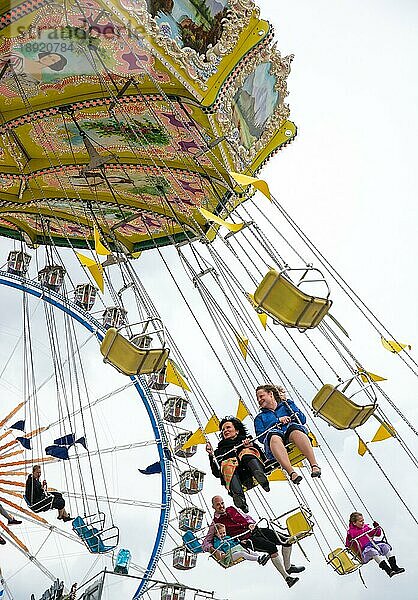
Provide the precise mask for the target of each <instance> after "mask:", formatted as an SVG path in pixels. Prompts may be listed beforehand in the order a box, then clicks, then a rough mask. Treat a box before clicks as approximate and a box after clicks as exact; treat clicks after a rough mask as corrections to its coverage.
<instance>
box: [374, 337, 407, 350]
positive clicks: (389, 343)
mask: <svg viewBox="0 0 418 600" xmlns="http://www.w3.org/2000/svg"><path fill="white" fill-rule="evenodd" d="M380 340H381V342H382V346H383V348H386V350H389V352H393V353H394V354H398V352H401V351H402V350H403V349H404V348H408V350H412V346H411V345H410V344H400V343H398V342H395V341H394V340H385V338H384V337H383V336H382V337H381V338H380Z"/></svg>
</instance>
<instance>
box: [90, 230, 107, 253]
mask: <svg viewBox="0 0 418 600" xmlns="http://www.w3.org/2000/svg"><path fill="white" fill-rule="evenodd" d="M94 249H95V250H96V252H97V254H100V255H101V256H108V255H109V254H111V252H110V250H108V249H107V248H106V247H105V246H103V244H102V242H101V241H100V233H99V230H98V229H96V227H95V228H94Z"/></svg>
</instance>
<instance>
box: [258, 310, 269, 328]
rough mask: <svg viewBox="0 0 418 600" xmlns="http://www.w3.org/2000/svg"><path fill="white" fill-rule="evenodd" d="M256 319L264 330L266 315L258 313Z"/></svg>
mask: <svg viewBox="0 0 418 600" xmlns="http://www.w3.org/2000/svg"><path fill="white" fill-rule="evenodd" d="M258 318H259V319H260V322H261V324H262V326H263V327H264V329H265V328H266V327H267V315H266V313H258Z"/></svg>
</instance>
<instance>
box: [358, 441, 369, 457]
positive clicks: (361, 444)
mask: <svg viewBox="0 0 418 600" xmlns="http://www.w3.org/2000/svg"><path fill="white" fill-rule="evenodd" d="M367 450H368V448H367V446H366V444H365V443H364V442H363V440H362V439H361V438H359V439H358V450H357V452H358V453H359V454H360V456H364V455H365V454H366V452H367Z"/></svg>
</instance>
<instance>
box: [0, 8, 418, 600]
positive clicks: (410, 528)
mask: <svg viewBox="0 0 418 600" xmlns="http://www.w3.org/2000/svg"><path fill="white" fill-rule="evenodd" d="M258 4H259V6H260V8H261V15H262V16H263V17H264V18H266V19H268V20H269V21H270V22H271V23H272V24H273V25H274V27H275V30H276V39H277V40H278V48H279V50H280V51H281V53H282V55H286V54H291V53H293V54H294V55H295V59H294V61H293V64H292V71H291V74H290V76H289V79H288V89H289V92H290V93H289V96H288V99H287V100H288V102H289V104H290V109H291V113H290V114H291V116H290V118H291V120H293V121H294V122H295V123H296V125H297V126H298V136H297V138H296V140H295V141H294V142H293V144H291V145H290V146H289V147H288V148H286V149H285V150H284V151H283V152H280V153H279V154H278V155H276V157H275V158H273V159H272V160H271V161H270V162H269V163H268V165H267V166H266V167H265V169H264V171H263V175H264V176H265V178H266V179H267V180H268V182H269V184H270V187H271V189H272V191H273V193H274V195H275V196H277V197H278V198H279V199H280V201H281V203H282V204H283V206H284V207H285V208H286V209H287V210H288V211H289V212H290V214H291V215H292V217H294V219H295V220H296V221H297V222H298V224H299V225H300V226H301V227H302V228H303V229H304V231H305V232H306V233H307V234H308V236H309V237H310V238H311V239H312V240H313V241H314V242H315V243H317V245H318V247H319V248H320V249H321V250H322V251H323V253H324V254H325V256H326V257H327V258H328V259H329V260H330V262H331V263H332V264H333V265H334V266H335V267H336V268H337V269H338V270H339V271H340V272H341V273H342V274H343V275H344V277H345V278H346V279H347V281H348V282H349V283H350V284H352V286H353V287H354V289H355V290H356V291H357V292H358V293H359V294H360V296H361V297H362V298H363V299H364V300H365V301H366V302H367V303H368V304H369V306H370V307H371V308H372V309H373V310H375V312H376V314H377V315H378V316H379V317H381V318H382V320H383V321H384V323H385V324H386V325H387V326H388V327H389V329H390V330H392V331H393V332H394V333H395V334H396V335H397V337H398V339H400V340H403V341H407V342H410V343H411V344H412V345H413V346H414V348H413V355H415V356H416V352H415V353H414V349H415V348H416V346H417V343H418V326H417V318H416V297H417V292H418V285H417V279H416V259H417V257H418V247H417V244H418V241H417V215H416V213H417V211H416V208H415V195H416V190H417V188H418V182H417V177H418V176H417V169H416V159H417V150H416V148H417V142H416V140H417V134H418V116H417V110H416V106H417V101H418V83H417V78H416V73H417V71H418V65H417V62H418V42H417V35H416V34H417V25H418V6H417V5H416V3H415V2H412V1H407V0H403V1H402V0H400V1H399V0H398V1H395V0H379V1H377V0H375V1H372V0H366V1H365V2H362V3H360V2H358V3H353V2H349V1H348V0H340V1H339V2H338V3H332V2H330V1H325V0H316V1H315V2H312V1H310V0H294V2H287V3H284V2H279V1H276V0H275V1H273V0H265V1H262V0H259V2H258ZM257 201H259V202H260V203H261V202H263V200H262V199H257ZM1 247H2V248H3V249H4V250H3V253H4V255H5V254H6V253H7V249H8V248H10V247H11V243H9V242H7V241H6V242H3V241H2V243H1ZM141 260H142V258H141ZM138 264H139V263H138ZM159 264H160V263H159V262H158V260H157V259H155V257H152V256H150V255H149V253H147V255H146V256H145V255H144V257H143V264H141V265H140V266H139V267H138V268H139V269H140V271H141V276H143V277H144V281H145V282H146V286H147V289H148V286H149V289H150V292H151V294H152V295H153V297H154V299H156V304H157V306H158V308H159V309H160V310H161V312H162V314H163V316H164V318H165V320H166V324H167V326H168V328H169V329H170V330H171V331H172V332H173V334H174V335H175V337H176V340H177V339H178V340H179V342H178V343H179V345H180V346H182V349H183V351H184V353H185V355H186V357H187V358H188V360H190V363H191V364H192V366H193V368H194V371H195V372H196V371H197V370H199V366H198V365H199V363H200V365H201V366H202V364H203V365H204V368H203V369H201V371H204V372H203V373H201V378H202V381H203V385H204V386H205V390H206V392H207V393H208V395H209V396H211V395H213V401H214V405H215V407H216V408H217V412H218V414H219V416H222V414H223V413H222V410H224V412H228V413H229V412H233V406H234V403H235V399H233V400H230V399H228V400H225V401H224V397H225V398H226V397H227V396H228V398H231V397H233V396H231V390H230V389H228V391H226V390H222V386H221V385H220V384H217V383H216V381H217V380H216V379H214V375H213V373H216V367H213V366H212V365H206V364H205V361H207V360H208V359H207V357H206V355H200V354H199V353H196V352H194V351H193V350H194V341H195V340H196V339H197V337H195V335H196V334H195V333H194V332H188V333H187V335H184V329H183V327H184V322H183V321H182V319H181V318H180V317H179V316H178V314H177V309H176V308H175V307H173V302H172V300H171V297H168V296H167V294H165V292H164V293H163V294H161V290H162V289H163V288H161V285H162V283H161V282H162V279H163V276H162V275H161V276H156V275H155V268H156V266H155V265H159ZM163 291H164V290H163ZM158 301H159V302H158ZM334 312H335V315H336V316H337V317H338V318H339V319H340V320H341V321H342V322H343V323H344V325H345V326H346V327H347V328H348V329H349V331H350V333H352V334H353V335H352V337H353V347H354V348H355V352H356V353H357V352H358V353H359V355H360V357H361V358H362V360H363V362H364V363H365V364H366V363H367V365H369V368H370V370H371V371H374V372H377V373H381V374H384V375H386V376H388V377H389V381H388V382H387V384H385V385H386V387H385V390H387V391H388V392H389V393H390V394H391V396H392V397H393V398H394V400H395V401H396V402H397V403H398V404H399V406H401V407H402V410H404V411H405V412H406V414H407V415H408V417H409V418H410V419H411V421H413V422H415V423H416V421H417V409H416V398H417V384H416V380H415V379H414V378H413V377H412V376H411V375H410V373H409V372H408V371H407V370H406V369H405V368H403V367H402V365H400V361H398V359H397V358H396V357H394V356H392V355H390V354H389V353H385V352H384V351H383V350H382V349H381V347H380V346H379V341H378V338H377V336H376V335H372V334H371V332H370V330H369V331H366V329H364V332H363V329H362V326H361V325H357V323H355V322H354V321H353V322H352V321H351V314H352V313H351V312H350V310H349V309H346V308H345V307H344V305H343V304H342V303H341V304H339V305H337V304H336V305H335V310H334ZM11 327H13V324H11ZM206 367H208V368H207V369H206ZM109 368H110V367H109ZM212 368H213V372H212ZM206 371H207V372H206ZM215 377H216V375H215ZM395 424H396V426H399V427H400V430H401V431H402V432H403V433H405V435H406V436H409V437H408V443H409V444H410V445H411V446H412V447H413V448H414V447H415V448H416V441H415V439H414V438H413V437H412V438H411V436H410V434H409V432H408V431H407V430H405V428H402V425H401V424H400V423H398V422H397V421H396V422H395ZM189 426H190V428H193V426H194V425H193V422H190V425H189ZM323 431H327V430H326V429H324V428H323ZM368 433H369V432H368ZM329 436H330V437H329V440H330V443H331V444H335V446H333V448H334V450H335V451H336V452H337V453H338V456H339V458H340V459H341V460H342V462H343V464H344V466H345V468H346V469H347V472H348V473H349V474H350V477H351V478H352V480H353V482H354V485H355V486H356V488H357V489H358V491H359V493H360V494H361V496H362V497H363V498H364V499H365V501H366V503H367V504H368V506H369V507H370V509H371V511H372V512H373V514H374V516H375V518H377V519H378V520H379V521H381V522H382V523H384V525H385V528H386V531H387V534H388V537H389V539H390V541H391V542H392V544H393V546H394V548H395V550H396V554H397V555H398V556H399V563H400V564H402V565H403V566H405V568H406V569H407V573H406V574H404V575H401V576H399V577H395V578H393V579H392V580H389V579H388V578H387V576H386V575H385V574H384V573H382V572H381V571H380V570H379V569H378V568H377V567H376V565H374V564H373V565H370V566H368V567H366V568H365V569H364V570H363V572H364V575H365V578H366V582H367V585H368V589H365V588H364V587H363V586H362V584H361V582H360V580H359V578H358V576H357V575H352V576H347V577H338V576H337V575H335V574H334V573H333V572H332V571H331V569H330V568H329V567H327V566H326V565H325V564H324V561H323V559H322V557H321V556H320V553H319V551H318V548H317V546H316V544H315V543H314V542H313V540H312V538H310V539H309V540H307V541H306V542H305V543H304V549H305V551H306V552H307V554H308V557H309V559H310V561H311V562H310V563H306V561H305V560H304V559H303V557H302V555H301V554H300V552H299V551H298V549H296V550H295V562H296V563H297V564H305V565H306V567H307V569H306V572H305V573H304V574H302V575H301V581H300V582H299V583H298V584H297V585H296V586H295V587H294V588H292V590H291V591H288V590H287V587H286V586H285V584H284V582H282V580H281V578H280V576H279V575H278V574H276V571H275V570H274V569H273V568H272V566H271V565H268V566H266V567H263V568H262V567H259V566H258V565H255V564H249V563H247V564H242V565H239V566H238V567H236V568H234V569H230V570H228V571H225V572H224V571H223V570H221V569H220V568H219V567H217V566H216V565H215V564H214V563H212V562H211V561H207V560H206V558H202V557H200V559H199V566H198V568H197V569H195V570H194V571H193V572H190V573H188V572H186V573H184V574H183V573H181V572H176V575H178V577H179V579H180V581H182V582H184V583H185V584H186V585H187V584H190V585H195V586H196V587H201V588H204V589H214V590H215V592H216V596H217V597H218V598H227V597H228V598H230V599H231V600H238V599H239V600H252V599H253V598H254V597H270V596H273V595H275V594H290V595H292V596H293V597H294V598H299V597H300V598H302V597H309V598H311V599H312V600H319V599H320V598H321V599H322V598H323V597H324V595H325V594H326V593H328V594H329V595H330V596H331V595H333V596H335V595H336V594H338V595H339V598H340V600H361V599H363V598H379V599H380V600H389V599H390V600H392V599H393V597H402V598H404V599H405V600H410V599H411V600H413V599H414V598H415V597H416V589H417V585H418V575H417V573H416V567H415V562H416V561H415V559H414V556H415V554H416V552H415V544H414V540H415V538H416V534H417V527H416V525H415V524H414V523H413V521H412V520H411V519H410V518H409V517H408V516H407V515H406V513H405V511H404V510H403V509H402V508H401V506H400V503H399V502H397V501H396V500H395V498H394V494H393V492H392V490H390V488H389V486H387V484H386V483H385V482H384V481H382V478H381V477H379V474H378V472H377V470H376V469H375V468H374V466H373V464H372V462H371V461H370V459H368V458H367V457H365V458H364V459H360V458H359V457H358V456H357V454H356V443H355V439H354V436H353V435H352V434H351V433H345V432H338V433H337V434H336V433H335V432H334V431H330V432H329ZM368 439H370V438H368ZM374 451H375V452H376V456H378V458H379V460H381V462H382V464H384V466H385V470H386V471H387V472H388V473H389V474H390V477H391V478H393V481H394V483H395V485H396V486H398V488H399V491H400V493H401V494H402V495H403V496H404V497H406V499H407V501H408V503H409V505H410V506H411V507H412V508H413V509H414V510H415V511H416V512H418V511H417V508H418V505H417V500H416V489H417V475H416V471H415V470H414V469H412V467H411V466H410V463H407V462H406V460H405V459H404V458H403V455H402V453H401V451H400V450H399V449H398V446H396V445H395V443H394V442H393V441H392V440H389V441H386V442H383V443H382V444H380V445H376V448H374ZM141 460H142V456H141V455H138V458H137V461H138V463H139V462H140V461H141ZM145 462H146V461H145ZM196 464H201V465H203V467H204V469H206V470H207V471H208V467H207V465H206V457H205V455H204V452H203V451H202V449H200V451H199V454H198V457H197V459H196ZM138 466H140V465H138ZM323 482H324V485H325V486H327V487H328V486H329V491H330V493H331V494H336V501H337V502H341V509H342V510H343V511H346V505H345V500H344V498H341V493H340V491H338V490H337V489H336V488H335V486H334V484H333V479H332V474H331V473H330V472H329V470H328V469H324V477H323ZM277 485H278V486H279V485H280V486H283V485H284V484H277ZM303 485H305V486H306V483H305V484H302V486H303ZM206 489H207V498H208V499H209V498H210V496H211V495H212V494H213V493H216V492H217V491H219V488H218V487H217V486H216V482H215V481H214V480H212V478H211V477H210V476H209V475H208V477H207V488H206ZM302 489H303V488H302ZM269 502H270V505H271V506H272V507H273V508H274V509H275V511H276V513H279V514H280V512H284V511H285V510H287V509H288V508H291V507H292V506H294V504H292V502H293V503H294V499H293V498H292V495H291V492H290V491H289V490H287V488H286V489H285V488H284V487H280V488H279V491H277V492H272V493H271V494H270V496H269ZM346 512H349V511H346ZM129 518H130V517H129ZM320 518H321V517H320ZM121 519H122V520H123V517H121ZM131 523H132V524H133V523H135V524H137V520H136V518H135V519H134V520H133V521H129V526H131ZM321 525H322V523H321ZM324 525H325V524H324ZM143 528H144V522H143V521H140V520H139V526H138V530H136V528H135V527H134V526H133V525H132V532H134V533H137V535H138V536H140V535H141V533H143ZM132 532H131V533H132ZM29 533H30V532H29ZM122 541H123V540H122ZM125 541H126V538H125ZM331 542H332V536H331ZM335 545H338V540H337V539H335ZM128 547H129V546H128ZM324 551H327V548H324ZM6 552H7V549H6V547H5V549H4V550H2V560H1V566H2V569H3V572H5V571H7V569H10V568H11V566H10V564H9V563H8V555H7V554H6ZM142 558H143V557H142ZM138 562H140V561H138ZM142 562H145V561H144V560H142ZM260 569H262V571H261V570H260ZM15 581H16V580H15ZM20 585H21V586H22V587H20ZM21 590H22V591H21ZM27 591H28V590H27V586H26V581H23V579H22V580H21V581H20V582H19V588H18V592H17V595H16V596H15V597H16V599H17V600H26V597H29V594H28V593H27ZM30 591H32V590H30ZM19 594H20V595H19Z"/></svg>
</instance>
